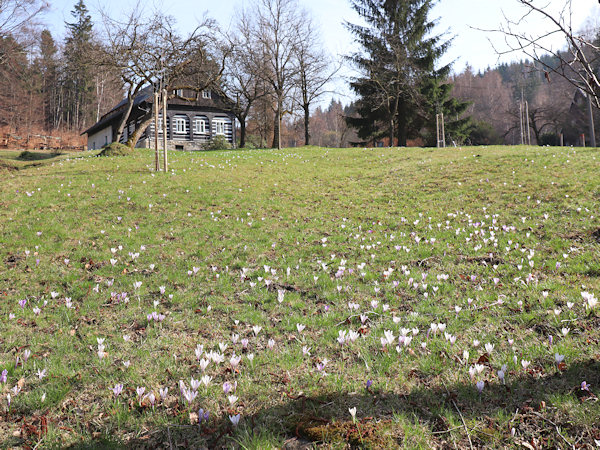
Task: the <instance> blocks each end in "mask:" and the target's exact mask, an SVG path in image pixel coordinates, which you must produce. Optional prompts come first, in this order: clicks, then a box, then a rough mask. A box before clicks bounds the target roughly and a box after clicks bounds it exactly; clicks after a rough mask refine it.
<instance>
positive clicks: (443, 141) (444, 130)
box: [442, 113, 446, 148]
mask: <svg viewBox="0 0 600 450" xmlns="http://www.w3.org/2000/svg"><path fill="white" fill-rule="evenodd" d="M442 147H444V148H446V129H445V127H444V113H442Z"/></svg>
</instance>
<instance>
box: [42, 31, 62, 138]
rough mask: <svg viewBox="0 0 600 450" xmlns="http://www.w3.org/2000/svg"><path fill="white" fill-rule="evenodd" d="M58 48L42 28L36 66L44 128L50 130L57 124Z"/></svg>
mask: <svg viewBox="0 0 600 450" xmlns="http://www.w3.org/2000/svg"><path fill="white" fill-rule="evenodd" d="M57 53H58V49H57V48H56V43H55V42H54V38H53V37H52V34H51V33H50V31H48V30H43V31H42V33H41V34H40V58H39V61H38V64H37V66H38V68H39V70H40V72H41V76H42V92H41V93H42V97H43V105H44V106H43V107H44V129H45V130H52V129H55V128H57V126H58V117H57V112H58V110H59V108H58V104H57V100H58V99H57V97H58V93H57V89H58V84H59V80H58V65H59V62H58V57H57Z"/></svg>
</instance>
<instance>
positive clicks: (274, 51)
mask: <svg viewBox="0 0 600 450" xmlns="http://www.w3.org/2000/svg"><path fill="white" fill-rule="evenodd" d="M253 11H254V14H255V17H254V20H253V22H252V23H251V24H250V28H249V30H248V32H249V37H250V39H252V40H254V41H255V42H256V43H257V44H258V45H259V46H260V50H259V51H260V53H261V55H262V57H261V59H262V60H263V61H265V63H266V67H265V70H263V71H262V73H260V74H259V75H260V77H261V78H262V79H263V81H264V82H265V83H266V84H268V85H269V87H270V88H271V90H272V92H273V97H274V104H275V121H274V126H275V130H274V136H273V147H277V148H281V119H282V118H283V115H284V114H285V112H286V110H288V108H286V107H285V106H286V101H288V100H289V99H290V92H291V90H292V89H293V87H294V75H295V73H296V61H295V57H296V49H297V46H298V38H299V33H298V26H299V24H300V23H301V20H302V17H301V15H300V14H299V6H298V2H297V0H256V2H255V3H254V6H253Z"/></svg>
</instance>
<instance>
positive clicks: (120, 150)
mask: <svg viewBox="0 0 600 450" xmlns="http://www.w3.org/2000/svg"><path fill="white" fill-rule="evenodd" d="M132 153H133V149H132V148H131V147H128V146H127V145H125V144H121V143H119V142H113V143H112V144H109V145H107V146H106V147H104V149H103V150H102V151H101V152H100V153H99V154H98V156H127V155H131V154H132Z"/></svg>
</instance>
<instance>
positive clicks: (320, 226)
mask: <svg viewBox="0 0 600 450" xmlns="http://www.w3.org/2000/svg"><path fill="white" fill-rule="evenodd" d="M596 155H597V150H594V149H576V150H573V149H568V148H537V147H536V148H530V149H525V148H507V147H493V148H465V149H448V150H444V151H436V150H431V149H406V150H405V149H401V150H398V149H391V150H390V149H376V150H363V149H352V150H323V149H288V150H283V151H228V152H214V153H171V154H170V158H171V164H172V166H171V167H172V169H173V171H172V172H171V173H170V174H168V175H165V174H154V173H152V171H151V170H150V169H151V167H152V165H153V155H152V154H151V153H150V152H140V153H138V154H136V155H135V156H131V157H123V158H91V159H89V158H88V159H81V160H74V161H60V162H54V163H53V164H51V165H46V166H43V167H37V168H32V169H28V170H24V171H19V172H6V173H5V174H3V176H2V177H1V181H0V206H1V208H0V223H1V224H2V227H1V228H0V261H2V263H3V265H2V266H0V267H2V268H1V269H0V298H1V299H2V302H1V303H0V328H1V329H2V330H3V331H2V333H0V370H1V369H3V368H5V369H7V371H8V383H6V384H0V392H1V393H2V395H1V397H0V399H2V405H1V406H0V414H1V416H0V435H5V436H12V437H11V438H10V439H9V441H8V442H9V445H23V444H25V443H28V444H29V445H34V444H35V443H37V442H38V439H39V438H38V437H37V436H36V435H35V433H34V429H35V427H37V429H38V430H39V429H41V425H40V423H41V417H42V416H44V417H47V419H48V433H47V434H46V435H45V437H44V438H43V441H42V444H43V445H51V444H52V443H55V444H57V443H59V442H60V443H61V444H62V445H64V444H65V443H77V442H91V441H97V442H102V445H106V444H107V443H108V442H109V441H110V442H114V443H116V444H124V443H128V444H129V445H134V444H137V445H140V446H145V445H147V446H151V447H152V446H156V445H158V444H161V443H163V442H167V441H168V439H171V440H172V442H179V443H184V444H187V445H193V446H197V445H208V446H209V447H213V446H220V445H224V446H231V445H237V444H241V445H246V446H250V447H253V446H254V447H260V448H264V447H268V446H270V445H272V446H279V445H281V444H282V443H283V441H284V440H286V439H287V438H290V437H293V436H294V435H295V434H296V431H297V430H298V431H299V433H300V434H301V435H302V436H304V437H305V438H310V439H313V440H315V441H325V442H329V443H332V442H336V441H338V440H341V441H346V442H350V443H354V444H360V443H361V442H362V443H363V444H364V445H366V446H368V445H371V446H374V447H377V446H379V447H394V446H395V445H397V443H398V442H401V443H402V444H403V445H404V446H406V447H415V446H422V447H430V446H432V445H445V444H448V445H454V444H456V445H458V446H459V447H460V446H468V445H469V440H470V441H471V442H472V443H473V445H474V446H492V447H497V446H505V445H508V446H511V445H515V446H519V445H521V443H522V442H528V443H530V445H547V446H552V447H554V446H564V445H566V442H565V441H568V442H570V443H573V442H575V441H576V440H579V442H587V443H593V439H594V438H595V439H600V436H599V435H598V430H597V428H596V427H594V425H595V424H597V423H598V417H600V407H599V406H598V403H597V402H596V401H594V399H593V398H589V397H588V396H587V395H586V394H587V393H586V392H584V391H581V390H580V388H579V385H580V383H581V382H582V381H584V380H585V381H587V382H588V383H589V384H591V386H592V388H591V390H592V392H594V391H595V392H597V393H598V392H600V362H599V360H600V351H599V347H598V341H599V338H600V331H599V325H600V320H599V319H598V318H597V316H596V315H594V314H589V312H588V311H587V310H586V309H585V308H584V303H585V302H584V300H583V298H582V297H581V292H582V291H588V292H592V293H594V294H595V295H596V296H600V282H599V275H600V258H599V256H600V254H599V252H600V244H599V243H598V236H597V235H594V234H593V233H594V232H595V231H596V230H597V229H598V228H599V223H598V219H597V216H598V215H599V214H600V211H599V210H598V204H599V201H600V177H598V176H597V174H598V171H599V169H600V161H599V160H598V157H597V156H596ZM511 227H514V228H511ZM479 230H485V234H484V235H482V234H481V233H480V231H479ZM38 232H41V234H39V233H38ZM491 232H493V235H491ZM432 238H434V239H435V240H434V239H432ZM417 240H418V241H419V242H417ZM142 246H143V247H142ZM111 248H112V249H113V250H114V253H113V251H111ZM532 251H533V253H532ZM27 252H29V254H27ZM136 253H139V256H136V255H135V254H136ZM490 254H491V255H490ZM528 255H529V256H528ZM529 257H530V259H529ZM38 259H39V262H36V260H38ZM111 259H113V260H116V262H114V265H113V264H111V262H110V260H111ZM67 260H68V261H67ZM342 260H343V261H342ZM530 261H533V262H532V264H533V268H531V267H530ZM557 262H560V264H561V265H560V267H559V268H557V267H556V263H557ZM362 263H365V265H364V267H363V268H360V267H362V266H359V265H360V264H362ZM151 264H154V267H153V268H152V269H151V268H150V265H151ZM323 264H326V265H327V266H326V267H324V266H323ZM264 266H270V268H272V269H275V270H276V272H275V273H272V272H271V271H270V269H269V273H266V271H265V267H264ZM339 266H343V267H344V268H345V269H344V270H343V271H341V270H339V269H338V268H339ZM193 267H196V268H198V271H197V273H196V274H194V272H193ZM288 267H289V269H290V273H289V276H288V275H287V273H286V271H287V268H288ZM242 268H248V269H249V270H248V272H247V279H246V280H243V279H242V278H241V277H240V272H241V270H242ZM388 268H393V269H394V271H393V272H391V274H389V273H388V275H387V276H386V274H384V271H386V270H387V269H388ZM188 271H192V274H191V275H188ZM338 271H339V272H343V274H342V273H338V277H336V272H338ZM530 273H531V274H532V276H533V279H532V280H530V281H527V277H528V275H529V274H530ZM442 275H448V279H447V280H444V279H443V277H441V276H442ZM425 276H426V278H425V279H424V278H423V277H425ZM411 278H412V279H413V280H412V281H410V279H411ZM265 279H268V280H270V282H271V285H270V286H269V287H268V288H267V287H266V286H265ZM423 279H424V282H423V281H422V280H423ZM111 280H114V284H112V285H109V284H110V283H111ZM138 281H141V282H142V285H141V287H140V288H139V289H136V288H134V286H133V284H134V283H135V282H138ZM394 281H396V282H398V283H397V284H398V285H397V286H394V283H393V282H394ZM409 281H410V283H416V282H418V283H419V285H418V287H417V288H416V289H415V288H414V286H412V284H411V285H409ZM255 283H256V284H255ZM96 286H97V291H98V292H96V291H95V290H94V287H96ZM160 286H165V289H166V292H165V294H161V293H160V289H159V287H160ZM278 288H279V289H282V288H283V289H286V291H285V294H284V299H283V302H282V303H279V302H278V300H277V296H278V294H277V289H278ZM52 292H55V293H58V295H57V296H56V298H53V296H52V294H51V293H52ZM120 292H127V293H128V298H129V301H128V302H127V303H125V302H119V300H118V299H117V298H116V297H115V296H114V295H111V293H113V294H114V293H120ZM544 292H546V293H547V296H544V294H543V293H544ZM171 295H172V297H171ZM65 297H69V298H70V299H71V301H72V304H73V308H67V306H66V305H65ZM22 299H27V304H26V305H25V306H24V308H21V307H20V306H19V304H18V302H19V300H22ZM468 299H473V302H472V304H471V305H469V302H468ZM373 300H376V301H377V302H378V304H377V305H375V304H371V302H372V301H373ZM498 300H501V301H502V303H499V302H498ZM155 301H156V302H159V303H158V304H157V306H154V302H155ZM348 302H353V303H357V304H358V305H359V307H358V310H350V309H349V307H348ZM519 302H522V303H521V304H520V303H519ZM567 302H573V303H574V305H573V306H572V308H571V309H569V307H568V306H567ZM383 304H388V305H389V310H387V311H383V309H382V305H383ZM455 306H459V307H461V308H462V309H461V310H460V312H458V313H457V312H456V310H455ZM36 307H37V308H40V311H39V312H38V314H36V312H35V311H34V308H36ZM554 310H556V313H555V312H554ZM559 310H560V312H559ZM36 311H37V310H36ZM152 311H157V312H159V313H162V314H165V315H166V319H165V320H164V321H163V322H161V323H155V322H151V323H149V322H148V320H147V317H146V316H147V314H148V313H151V312H152ZM9 313H13V314H14V315H15V317H14V318H9ZM359 314H363V315H366V316H368V319H367V320H366V322H365V324H364V325H362V324H361V319H360V317H359ZM393 316H396V317H397V318H399V321H398V320H396V321H394V320H393ZM431 322H436V323H446V324H447V328H446V332H447V333H450V334H451V335H453V336H455V337H456V343H454V344H451V343H450V342H449V341H448V340H447V339H446V338H445V337H444V334H443V333H440V332H438V333H437V334H433V333H429V334H428V332H427V330H428V329H429V328H430V323H431ZM297 324H302V325H305V326H306V328H305V329H304V330H303V331H301V332H299V331H298V328H297ZM254 325H258V326H261V327H262V329H261V331H260V332H259V333H258V336H257V337H255V334H254V332H253V331H252V326H254ZM563 327H568V328H570V331H569V333H568V334H567V336H566V337H563V336H562V333H561V328H563ZM401 328H410V329H412V328H417V329H418V334H417V335H415V336H414V338H413V340H412V342H411V344H410V345H409V346H407V347H405V348H403V349H401V352H400V354H398V353H397V351H396V350H395V346H396V345H397V341H395V342H394V343H393V344H392V345H389V346H387V348H386V351H382V345H381V342H380V339H381V338H382V337H383V336H384V331H385V330H392V331H393V334H394V337H395V338H396V340H397V337H398V335H399V334H400V330H401ZM350 329H351V330H354V331H358V330H359V329H360V333H361V337H360V338H359V339H358V340H357V341H356V342H353V343H346V344H344V345H340V344H338V342H337V341H336V337H337V336H338V332H339V331H340V330H350ZM411 333H412V332H411ZM232 334H238V335H239V340H238V341H237V343H233V342H232V338H231V335H232ZM123 335H129V336H130V337H131V341H129V342H126V341H124V340H123V338H122V336H123ZM550 336H553V338H552V339H553V340H552V344H550V341H549V339H550ZM98 337H100V338H106V340H105V342H104V345H105V346H106V348H105V351H106V352H107V355H106V356H105V357H104V358H103V359H102V360H100V358H99V357H98V355H97V346H98V344H97V339H96V338H98ZM243 338H247V339H248V340H249V344H248V350H244V349H243V348H242V345H241V343H240V341H241V340H242V339H243ZM269 339H273V340H274V341H275V347H274V349H272V350H270V349H269V348H268V346H267V342H268V340H269ZM474 339H477V340H479V341H480V342H481V344H480V345H479V346H477V347H475V346H474V344H473V340H474ZM509 339H512V340H514V342H513V343H512V345H511V344H510V343H509V341H508V340H509ZM220 342H222V343H227V344H228V347H227V349H226V350H225V352H224V353H225V356H226V360H225V362H224V363H222V364H220V365H217V364H215V363H213V362H211V363H210V365H209V366H208V368H207V369H206V374H208V375H210V376H211V377H212V380H211V383H210V385H209V386H208V387H207V388H205V387H204V386H202V387H200V389H199V393H198V397H197V398H196V399H195V400H194V401H193V404H192V408H191V410H192V411H195V410H196V409H197V408H198V407H202V408H204V409H206V410H209V411H210V412H211V419H210V423H209V424H208V425H205V426H203V428H201V429H200V428H198V427H197V426H194V427H191V426H189V423H190V417H189V414H188V413H189V411H188V409H187V407H186V406H185V402H184V401H183V400H182V398H181V396H180V395H178V387H177V383H178V381H179V380H180V379H181V380H184V381H185V382H186V384H187V385H188V386H189V381H190V377H191V376H193V377H194V378H196V379H198V378H199V377H200V376H201V375H202V373H201V370H200V368H199V367H198V361H197V358H196V356H195V355H194V349H195V347H196V345H197V344H202V345H204V349H205V350H206V351H208V350H216V351H218V350H219V347H218V343H220ZM422 343H425V344H426V347H425V348H423V347H422ZM486 343H492V344H494V346H495V347H494V349H493V351H492V353H491V354H489V355H487V354H486V350H485V349H484V348H483V346H484V344H486ZM304 346H306V347H310V350H309V351H310V356H309V355H303V351H302V348H303V347H304ZM26 349H29V350H30V351H31V353H32V356H31V357H30V358H29V360H28V361H27V362H25V363H24V364H19V365H18V366H15V360H16V358H17V356H19V357H20V358H21V360H22V356H23V352H24V351H25V350H26ZM464 350H467V351H469V356H468V358H467V359H466V361H465V358H464V355H463V351H464ZM233 352H235V353H236V354H237V355H240V354H241V355H242V356H243V358H242V362H241V364H240V366H239V368H238V369H239V373H238V372H235V371H234V372H232V371H231V369H230V367H231V366H230V363H229V359H230V357H231V356H232V354H233ZM555 353H559V354H562V355H565V363H566V364H565V366H564V367H561V369H562V370H561V371H559V370H558V368H557V366H556V364H555V363H554V355H555ZM248 354H254V355H255V357H254V360H253V361H250V360H249V359H248V358H247V355H248ZM484 354H485V355H487V356H485V355H484ZM482 355H484V356H483V357H482ZM480 357H481V359H480ZM515 357H516V360H517V362H516V363H515V361H514V358H515ZM324 359H327V360H328V362H327V364H326V365H325V369H324V371H325V372H326V373H327V375H323V374H322V373H321V371H319V370H318V368H317V365H318V363H319V362H322V361H323V360H324ZM523 359H525V360H529V361H531V365H530V366H529V367H528V368H527V370H524V369H523V367H522V364H521V361H522V360H523ZM478 360H479V361H480V362H481V363H483V365H484V366H485V367H484V369H483V371H482V372H481V373H480V374H479V375H476V376H475V377H474V378H473V379H471V378H470V376H469V371H468V369H469V367H470V366H473V365H474V364H475V363H476V362H477V361H478ZM486 360H488V362H486ZM123 361H130V366H129V368H126V367H124V365H123ZM502 364H507V365H508V370H507V374H506V385H505V386H504V385H503V384H502V382H501V381H500V380H499V379H498V376H497V370H498V369H499V368H500V366H501V365H502ZM43 368H45V369H46V371H47V377H46V378H44V379H43V380H41V381H40V380H39V378H38V377H37V376H36V375H35V372H36V371H38V370H39V369H43ZM19 380H22V382H21V383H22V386H23V389H22V392H21V393H19V394H18V395H17V396H16V397H15V396H14V395H13V401H12V407H11V411H10V413H7V412H6V400H5V397H6V394H7V393H8V392H9V388H12V387H13V386H15V385H16V384H17V382H18V381H19ZM367 380H372V382H373V384H372V386H371V388H370V389H369V390H367V389H365V383H366V382H367ZM478 380H481V381H485V383H486V384H485V387H484V389H483V392H482V394H481V395H479V394H478V392H477V389H476V388H475V382H476V381H478ZM225 381H229V382H232V383H233V382H234V381H237V383H238V384H237V392H236V395H237V397H239V399H238V400H237V401H236V402H235V404H234V405H233V406H231V405H230V404H229V402H228V400H227V397H226V396H225V395H224V394H223V389H222V384H223V383H224V382H225ZM116 383H123V384H124V385H125V389H124V392H123V393H122V394H121V395H120V396H119V397H118V399H116V400H115V399H114V398H113V394H112V392H111V388H112V387H113V386H114V385H115V384H116ZM138 386H143V387H145V388H146V393H148V392H149V391H150V390H152V391H153V392H154V393H155V394H156V395H157V396H158V388H159V387H163V386H168V387H169V389H170V390H169V397H168V398H167V399H166V400H165V401H164V402H163V401H157V404H156V406H155V407H154V408H151V407H150V406H149V401H148V400H147V399H146V400H145V401H144V403H143V404H142V406H139V402H138V401H137V399H136V393H135V389H136V387H138ZM43 393H45V394H46V397H45V401H44V402H43V403H42V401H41V396H42V394H43ZM353 406H355V407H357V410H358V413H357V417H358V418H360V419H361V421H360V422H359V425H358V429H357V428H356V427H355V426H354V425H352V423H351V421H350V415H349V413H348V408H350V407H353ZM235 413H240V414H241V416H242V419H241V422H240V427H239V428H238V429H237V430H235V431H231V430H230V427H229V425H228V423H229V420H228V418H227V416H228V415H233V414H235ZM461 416H462V417H461ZM463 419H464V422H465V423H464V425H463ZM23 421H26V423H28V424H30V423H33V424H34V425H33V427H34V429H30V430H29V432H25V433H23V432H21V433H18V430H19V429H21V428H22V426H23ZM513 428H514V432H513V433H512V434H514V436H513V435H511V429H513ZM25 429H26V430H27V428H26V427H25ZM466 430H468V433H467V431H466ZM594 433H596V434H595V435H594ZM13 434H14V435H13ZM375 436H377V437H375ZM98 440H100V441H98ZM536 442H537V444H536ZM236 443H237V444H236ZM43 445H42V446H43ZM331 445H333V446H336V445H337V444H331Z"/></svg>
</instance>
